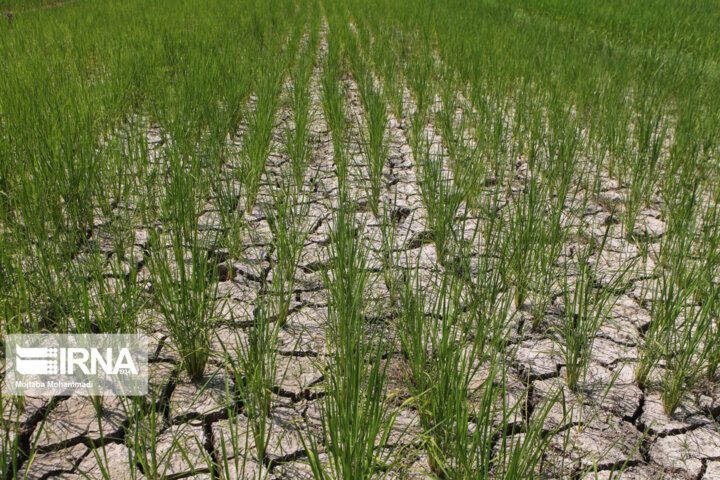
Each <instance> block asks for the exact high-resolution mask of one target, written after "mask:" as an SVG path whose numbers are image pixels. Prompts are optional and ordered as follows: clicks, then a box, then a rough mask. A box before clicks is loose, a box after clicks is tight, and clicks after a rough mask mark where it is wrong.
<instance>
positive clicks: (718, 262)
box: [695, 202, 720, 381]
mask: <svg viewBox="0 0 720 480" xmlns="http://www.w3.org/2000/svg"><path fill="white" fill-rule="evenodd" d="M699 244H700V245H701V251H700V255H699V256H700V261H699V265H698V267H697V269H696V271H697V272H699V275H700V277H701V278H700V280H698V288H697V290H696V292H695V295H696V298H697V299H698V302H699V304H700V305H702V307H703V308H705V304H710V305H709V307H708V314H709V316H710V318H711V319H714V321H710V325H709V326H708V340H707V341H706V343H705V351H704V353H703V355H704V356H705V358H706V359H707V377H708V379H709V380H711V381H712V380H713V379H714V378H715V377H716V376H717V373H718V366H719V365H720V343H718V340H717V339H719V338H720V297H719V296H718V295H719V294H720V293H719V291H718V288H717V284H716V278H717V274H718V271H719V270H720V208H719V207H718V203H717V202H713V204H712V206H709V207H708V208H706V209H704V211H703V213H702V228H701V234H700V241H699Z"/></svg>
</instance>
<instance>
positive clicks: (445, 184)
mask: <svg viewBox="0 0 720 480" xmlns="http://www.w3.org/2000/svg"><path fill="white" fill-rule="evenodd" d="M418 147H419V150H416V155H417V156H418V158H419V162H418V166H419V169H420V175H419V178H418V183H419V184H420V191H421V194H422V198H423V203H424V204H425V208H426V209H427V213H428V228H429V230H430V233H431V234H432V239H433V242H434V243H435V249H436V250H437V256H438V259H439V260H440V262H445V261H446V260H448V259H449V254H450V252H451V249H452V248H453V243H454V242H455V241H456V233H455V231H454V229H453V225H454V223H455V217H456V216H457V214H458V211H459V209H460V205H461V204H462V198H463V196H462V193H461V192H460V191H459V190H458V188H457V187H456V186H455V184H454V183H453V181H452V180H451V179H449V178H448V177H447V175H446V173H445V171H444V168H443V155H438V154H434V153H430V144H429V140H428V139H425V141H423V142H421V144H419V145H418Z"/></svg>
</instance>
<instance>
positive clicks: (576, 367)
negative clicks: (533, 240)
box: [558, 229, 632, 390]
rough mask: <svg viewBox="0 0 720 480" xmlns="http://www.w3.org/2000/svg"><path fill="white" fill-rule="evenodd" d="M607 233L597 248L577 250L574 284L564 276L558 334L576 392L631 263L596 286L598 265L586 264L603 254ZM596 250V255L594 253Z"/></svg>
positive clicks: (569, 375)
mask: <svg viewBox="0 0 720 480" xmlns="http://www.w3.org/2000/svg"><path fill="white" fill-rule="evenodd" d="M607 235H608V230H607V229H606V232H605V236H604V237H603V238H602V240H601V241H600V243H599V245H593V244H592V243H591V245H590V246H586V247H580V248H579V250H578V252H577V258H576V264H577V269H578V272H577V274H576V276H575V279H574V282H573V283H572V284H570V283H569V280H568V278H570V275H569V272H567V273H566V274H565V276H564V278H565V285H564V288H563V306H564V312H563V313H562V320H561V325H560V327H559V329H558V333H559V334H560V337H561V351H562V353H563V356H564V357H565V368H566V371H567V384H568V386H569V387H570V388H571V389H572V390H577V389H578V388H579V387H580V386H581V382H583V381H584V380H585V375H586V374H587V368H588V364H589V362H590V358H591V356H592V348H593V344H594V342H595V338H596V337H597V334H598V331H599V330H600V327H602V324H603V322H604V320H605V317H606V315H607V312H608V309H610V308H611V307H612V305H613V297H612V295H613V291H615V290H617V289H618V287H619V286H620V285H622V282H623V279H624V278H625V276H626V274H627V271H628V270H629V268H630V267H631V266H632V263H630V264H629V265H628V266H626V267H624V268H623V269H621V270H620V271H617V272H613V275H612V278H611V279H610V280H609V281H608V282H607V285H606V286H605V287H604V288H601V289H598V288H597V287H596V278H597V273H598V267H597V265H598V263H599V262H597V263H596V264H595V266H594V267H592V266H591V265H590V264H589V260H590V255H591V254H593V253H595V254H597V255H598V257H599V256H600V255H602V252H603V250H604V249H605V245H606V242H607ZM594 250H595V252H593V251H594Z"/></svg>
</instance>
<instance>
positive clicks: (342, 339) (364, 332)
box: [303, 205, 395, 479]
mask: <svg viewBox="0 0 720 480" xmlns="http://www.w3.org/2000/svg"><path fill="white" fill-rule="evenodd" d="M333 220H334V222H333V228H332V231H331V242H330V246H329V250H330V251H329V253H330V255H329V256H330V258H331V265H330V269H329V272H327V273H326V274H325V283H326V285H327V288H328V292H329V305H328V307H329V313H328V315H329V317H328V324H329V325H328V339H327V344H328V350H329V352H330V365H329V366H328V367H327V370H326V376H325V378H326V395H325V396H324V397H323V402H322V414H321V419H322V430H323V437H324V443H325V449H326V452H327V453H328V455H329V457H330V459H329V460H330V461H329V464H328V465H323V464H322V463H321V462H320V458H319V452H320V450H319V446H318V443H317V439H316V438H315V437H314V436H313V435H312V434H311V433H310V432H308V436H307V438H305V437H303V444H304V446H305V449H306V451H307V452H308V457H309V462H310V467H311V468H312V471H313V475H314V477H315V478H358V479H369V478H383V477H385V476H386V475H387V471H386V464H387V463H388V456H389V453H388V451H387V449H385V448H384V447H385V445H386V444H387V442H388V438H389V435H390V432H391V429H392V426H393V423H394V416H395V414H394V413H393V409H392V408H391V407H390V404H389V403H388V400H387V399H386V395H385V377H386V370H387V362H385V361H383V354H384V352H385V348H386V345H387V344H388V343H387V342H388V341H389V340H385V339H384V334H385V332H384V331H383V329H382V327H381V326H370V325H366V323H365V306H364V300H363V292H364V291H365V288H366V286H367V275H368V273H367V269H366V255H367V253H366V252H367V246H366V245H364V243H363V240H362V239H363V237H362V234H361V232H357V227H356V225H355V220H354V215H353V214H352V210H349V209H348V206H347V205H341V206H340V208H339V210H338V211H337V212H336V214H335V216H334V218H333Z"/></svg>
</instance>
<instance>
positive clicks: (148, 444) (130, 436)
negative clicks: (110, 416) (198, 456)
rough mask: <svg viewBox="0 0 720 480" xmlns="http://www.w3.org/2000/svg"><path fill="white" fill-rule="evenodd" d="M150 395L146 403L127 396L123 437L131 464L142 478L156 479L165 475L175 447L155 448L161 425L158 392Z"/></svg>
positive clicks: (140, 399) (139, 398)
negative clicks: (127, 421) (126, 426)
mask: <svg viewBox="0 0 720 480" xmlns="http://www.w3.org/2000/svg"><path fill="white" fill-rule="evenodd" d="M150 397H151V398H150V401H149V402H147V403H146V399H145V398H144V397H130V398H128V401H127V402H125V405H124V407H123V408H124V410H125V411H126V412H127V413H128V418H129V419H130V423H129V425H128V428H127V431H126V434H125V438H126V442H127V445H128V450H129V454H130V456H131V459H132V463H131V464H132V465H137V467H138V470H139V471H140V472H142V474H143V476H144V477H145V478H148V479H153V480H159V479H161V478H165V477H166V476H167V472H168V468H169V467H170V463H169V459H170V457H171V455H172V453H173V451H174V447H171V448H170V449H167V450H165V451H164V452H162V453H160V451H159V449H158V446H159V440H160V432H161V430H162V427H163V418H162V411H161V410H160V408H159V407H158V402H159V400H160V399H159V398H158V394H157V393H153V394H151V396H150ZM98 463H100V462H98ZM140 472H138V473H140ZM138 477H139V475H138Z"/></svg>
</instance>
